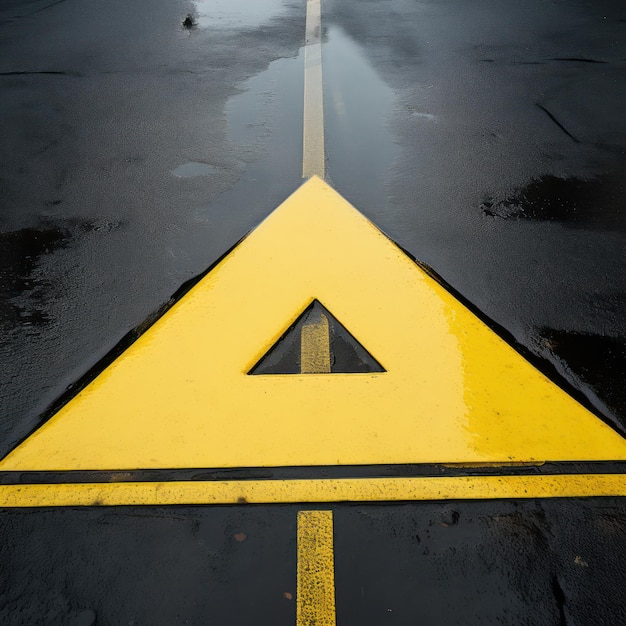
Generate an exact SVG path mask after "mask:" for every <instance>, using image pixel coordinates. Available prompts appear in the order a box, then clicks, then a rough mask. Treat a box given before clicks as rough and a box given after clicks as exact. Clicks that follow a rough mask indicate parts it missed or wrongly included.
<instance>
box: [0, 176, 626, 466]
mask: <svg viewBox="0 0 626 626" xmlns="http://www.w3.org/2000/svg"><path fill="white" fill-rule="evenodd" d="M313 299H318V300H319V301H320V302H323V303H324V304H325V305H326V306H328V307H329V309H330V310H332V312H333V314H334V315H336V316H337V318H338V319H340V320H341V321H342V323H343V324H345V326H346V328H347V329H348V330H349V332H350V333H352V334H353V335H354V337H355V338H356V339H357V340H358V341H359V342H361V343H362V344H363V345H366V346H367V348H368V350H370V351H371V353H372V354H375V355H376V358H377V359H379V360H380V362H381V363H383V364H384V367H385V370H386V371H385V372H380V373H368V374H332V375H328V374H319V375H317V374H308V375H284V376H283V375H274V376H251V375H247V372H249V371H250V368H251V367H252V366H253V365H254V364H255V363H257V362H258V361H259V359H260V358H261V357H262V356H263V355H264V354H265V353H266V352H267V350H268V349H269V348H270V347H271V346H272V345H273V344H274V343H275V342H276V341H277V340H278V339H279V338H280V337H281V335H282V333H283V332H284V329H285V328H286V327H288V326H289V324H290V323H292V322H293V321H294V320H295V319H296V318H297V316H298V315H299V313H300V312H301V311H302V310H303V308H304V307H306V306H307V305H308V304H309V303H310V302H311V301H312V300H313ZM564 460H568V461H585V460H626V440H624V439H623V438H622V437H621V436H620V435H619V434H618V433H616V432H615V431H614V430H612V429H611V428H610V427H609V426H607V425H606V424H605V423H603V422H602V421H601V420H600V419H598V418H597V417H595V416H594V415H593V414H592V413H590V412H589V411H587V410H586V409H585V408H583V407H582V406H581V405H579V404H578V403H577V402H576V401H575V400H573V399H572V398H571V397H570V396H568V395H567V394H566V393H565V392H564V391H562V390H561V389H560V388H559V387H558V386H556V385H555V384H553V383H552V382H551V381H550V380H548V379H547V378H546V377H545V376H543V375H542V374H541V373H540V372H539V371H537V370H536V369H535V368H534V367H533V366H532V365H530V364H529V363H528V362H527V361H525V360H524V359H523V358H522V357H521V356H520V355H519V354H518V353H517V352H516V351H515V350H513V349H512V348H511V347H510V346H508V345H507V344H506V343H505V342H504V341H503V340H502V339H500V338H499V337H498V336H497V335H496V334H495V333H494V332H492V331H491V330H490V329H489V328H488V327H487V326H486V325H485V324H484V323H483V322H482V321H480V320H479V319H477V318H476V317H475V316H474V315H473V314H472V313H471V312H470V311H468V310H467V309H466V308H465V307H464V306H463V305H462V304H460V303H459V302H458V301H457V300H455V299H454V298H453V297H452V296H451V295H450V294H449V293H448V292H447V291H446V290H445V289H443V288H442V287H441V286H440V285H439V284H438V283H437V282H436V281H434V280H433V279H431V278H430V277H429V276H427V275H426V274H425V273H424V272H423V271H422V270H421V269H420V268H419V267H418V266H417V265H416V264H415V263H414V262H413V261H411V260H410V259H409V258H408V257H407V256H406V255H405V254H404V253H403V252H402V251H401V250H400V249H399V248H398V247H397V246H396V245H395V244H394V243H392V242H391V241H390V240H389V239H388V238H387V237H385V235H383V234H382V233H381V232H380V231H379V230H378V229H377V228H376V227H375V226H374V225H373V224H371V223H370V222H369V221H368V220H367V219H365V218H364V217H363V216H362V215H361V214H360V213H358V212H357V211H356V210H355V209H354V208H353V207H352V206H350V204H348V202H346V201H345V200H344V199H343V198H341V196H339V195H338V194H337V193H336V192H335V191H334V190H333V189H331V188H330V187H329V186H328V185H327V184H325V183H324V182H322V181H321V180H320V179H317V178H313V179H311V180H310V181H308V182H306V183H305V184H304V185H303V186H302V187H301V188H300V189H299V190H298V191H296V192H295V193H294V194H293V195H292V196H291V197H290V198H289V199H287V200H286V201H285V202H284V203H283V204H282V205H281V206H280V207H279V208H278V209H277V210H276V211H274V212H273V213H272V214H271V215H270V216H269V217H268V218H267V219H266V220H265V221H264V222H263V223H262V224H261V225H260V226H259V227H258V228H257V229H256V230H254V231H253V232H252V233H251V234H250V235H249V236H248V237H247V238H245V239H244V240H243V241H242V242H241V243H240V244H239V245H238V246H237V247H236V248H235V249H234V250H233V251H232V252H231V253H230V254H229V255H228V256H227V257H225V258H224V259H223V260H222V261H221V262H220V263H219V264H218V265H217V266H216V267H215V268H214V269H213V270H212V271H211V272H210V273H208V274H207V276H206V277H205V278H203V279H202V280H201V281H200V282H199V283H198V284H197V285H196V286H195V287H194V288H193V289H192V290H191V291H190V292H189V293H188V294H187V295H185V296H184V297H183V298H182V299H181V300H180V301H179V302H178V303H177V304H176V305H175V306H174V307H173V308H172V309H171V310H170V311H168V312H167V313H166V314H165V315H164V316H163V317H162V318H161V319H159V320H158V321H157V322H156V323H155V324H154V326H152V327H151V328H150V329H149V330H148V331H147V332H146V333H145V334H144V335H142V336H141V337H140V338H139V339H138V340H137V341H136V342H135V343H134V344H133V345H132V346H131V347H130V348H129V349H128V350H127V351H126V352H125V353H124V354H123V355H122V356H121V357H119V358H118V359H117V360H116V361H115V362H114V363H113V364H112V365H111V366H110V367H108V368H107V369H106V370H105V371H104V372H103V373H102V374H101V375H100V376H99V377H98V378H97V379H96V380H94V381H93V382H92V383H91V384H90V385H89V386H88V387H87V388H85V389H84V390H83V391H82V392H81V393H80V394H79V395H78V396H76V397H75V398H74V399H73V400H72V401H70V402H69V403H68V404H67V405H66V406H65V407H64V408H62V409H61V410H60V411H59V412H58V413H57V414H56V415H55V416H54V417H53V418H51V419H50V420H49V421H48V422H46V424H44V425H43V426H42V427H41V428H40V429H39V430H37V431H36V432H35V433H34V434H33V435H32V436H30V437H29V438H28V439H26V440H25V441H24V442H23V443H22V444H21V445H20V446H18V447H17V448H16V449H15V450H14V451H13V452H11V453H10V454H9V455H8V456H7V457H6V458H5V459H4V460H3V461H2V463H0V470H99V469H102V470H112V469H149V468H191V467H210V468H219V467H224V468H229V467H251V466H298V465H335V464H393V463H493V462H540V461H564Z"/></svg>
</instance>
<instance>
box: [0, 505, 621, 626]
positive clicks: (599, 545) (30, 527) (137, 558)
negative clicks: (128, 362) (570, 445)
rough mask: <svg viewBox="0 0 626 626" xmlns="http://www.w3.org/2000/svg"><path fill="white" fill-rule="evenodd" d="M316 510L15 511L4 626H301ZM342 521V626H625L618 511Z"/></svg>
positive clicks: (449, 509) (533, 509)
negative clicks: (303, 569) (308, 539)
mask: <svg viewBox="0 0 626 626" xmlns="http://www.w3.org/2000/svg"><path fill="white" fill-rule="evenodd" d="M303 508H306V507H302V506H296V505H285V506H255V507H250V506H230V507H192V506H184V507H124V508H120V507H111V508H74V509H72V508H60V509H59V508H56V509H55V508H50V509H40V510H37V511H33V510H28V509H24V510H17V509H14V510H4V511H2V512H0V532H1V533H2V536H3V538H4V541H3V542H2V545H1V546H0V557H1V560H2V563H3V567H2V568H1V570H0V577H1V583H0V587H1V591H0V593H1V595H0V621H1V622H2V623H3V624H5V625H6V626H18V625H20V624H32V625H36V624H45V625H46V626H48V625H54V624H64V625H65V624H70V625H76V624H80V623H82V622H81V621H80V620H86V619H87V617H89V618H90V619H91V620H92V623H97V624H124V625H126V624H133V625H136V626H139V625H141V624H174V623H186V624H192V625H193V624H202V625H205V624H207V623H210V624H233V625H236V624H237V625H238V624H253V623H257V624H274V625H276V626H282V625H285V626H295V624H296V601H297V598H296V589H297V541H296V539H297V537H296V535H297V532H296V520H297V516H298V511H299V510H301V509H303ZM311 508H319V507H311ZM331 508H332V510H333V517H334V553H335V560H334V563H335V591H336V607H337V624H339V625H342V624H343V625H346V624H360V625H361V626H370V625H371V626H380V625H381V624H402V625H407V626H409V625H414V624H416V623H419V624H423V625H441V624H450V625H452V624H459V625H461V624H462V625H463V626H469V625H474V624H475V625H477V626H478V625H480V626H485V625H489V624H521V623H524V624H555V625H556V624H570V623H571V624H577V625H578V626H585V625H590V626H591V625H595V624H618V623H622V622H623V621H624V616H625V615H626V598H625V597H624V594H623V589H624V588H625V586H626V570H625V569H624V567H623V563H624V561H625V559H626V511H625V510H624V507H623V502H622V501H621V500H620V499H611V498H591V499H585V500H580V499H571V500H569V499H568V500H548V501H541V502H538V501H519V500H518V501H512V502H499V501H487V502H447V503H434V502H427V503H407V504H398V505H391V506H389V505H384V506H383V505H359V506H354V505H337V506H334V507H331Z"/></svg>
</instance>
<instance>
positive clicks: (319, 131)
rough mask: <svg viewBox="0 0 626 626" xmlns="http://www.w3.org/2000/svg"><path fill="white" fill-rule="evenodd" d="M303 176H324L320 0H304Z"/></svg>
mask: <svg viewBox="0 0 626 626" xmlns="http://www.w3.org/2000/svg"><path fill="white" fill-rule="evenodd" d="M302 139H303V145H302V177H303V178H310V177H311V176H319V177H320V178H324V176H325V173H326V172H325V155H324V94H323V90H322V18H321V1H320V0H307V3H306V40H305V46H304V129H303V137H302Z"/></svg>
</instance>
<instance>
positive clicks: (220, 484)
mask: <svg viewBox="0 0 626 626" xmlns="http://www.w3.org/2000/svg"><path fill="white" fill-rule="evenodd" d="M590 496H626V476H624V475H623V474H559V475H533V476H454V477H439V476H437V477H412V478H328V479H326V478H324V479H306V480H303V479H297V480H242V481H215V482H213V481H188V482H180V481H178V482H142V483H138V482H135V483H88V484H54V485H43V484H37V485H2V486H0V507H39V506H100V505H102V506H117V505H167V504H288V503H305V502H307V503H308V502H325V503H326V502H401V501H420V500H454V499H463V500H483V499H487V500H490V499H507V498H584V497H590Z"/></svg>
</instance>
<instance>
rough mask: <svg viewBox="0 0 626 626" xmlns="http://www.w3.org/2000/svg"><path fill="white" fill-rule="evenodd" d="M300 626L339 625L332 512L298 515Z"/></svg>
mask: <svg viewBox="0 0 626 626" xmlns="http://www.w3.org/2000/svg"><path fill="white" fill-rule="evenodd" d="M296 602H297V604H296V626H335V623H336V620H335V557H334V549H333V513H332V511H299V512H298V593H297V598H296Z"/></svg>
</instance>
